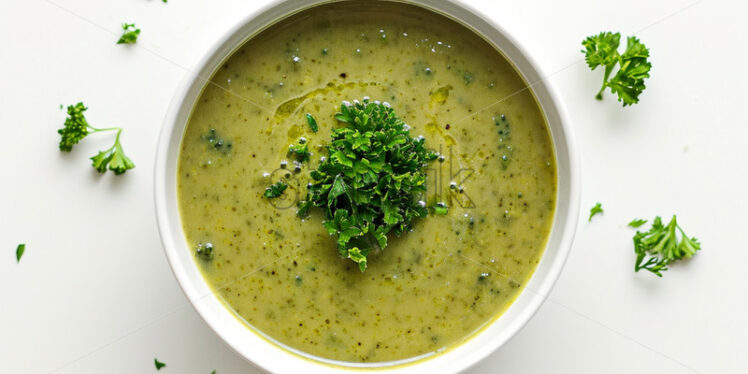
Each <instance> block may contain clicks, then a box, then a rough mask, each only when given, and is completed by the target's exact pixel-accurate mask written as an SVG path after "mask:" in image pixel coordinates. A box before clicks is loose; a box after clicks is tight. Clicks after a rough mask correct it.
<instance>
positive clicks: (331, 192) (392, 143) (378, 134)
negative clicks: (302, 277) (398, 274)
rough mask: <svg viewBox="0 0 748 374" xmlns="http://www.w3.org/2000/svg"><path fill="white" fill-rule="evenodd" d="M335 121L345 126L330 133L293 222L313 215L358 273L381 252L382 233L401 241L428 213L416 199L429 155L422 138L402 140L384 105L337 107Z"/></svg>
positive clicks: (403, 131)
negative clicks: (320, 214) (317, 211)
mask: <svg viewBox="0 0 748 374" xmlns="http://www.w3.org/2000/svg"><path fill="white" fill-rule="evenodd" d="M335 119H337V120H338V121H339V122H340V123H343V124H345V126H344V127H341V128H337V129H334V130H333V131H332V139H331V143H330V145H329V146H327V152H328V154H329V157H327V158H326V159H324V161H323V162H322V163H321V164H320V165H319V167H318V168H317V170H314V171H312V172H311V177H312V179H313V183H311V184H310V185H309V186H308V194H307V197H306V199H305V200H303V201H301V202H299V210H298V215H299V216H300V217H306V216H307V215H308V214H309V210H310V208H312V207H318V208H321V209H322V210H323V211H324V215H325V221H324V222H323V224H324V226H325V228H326V229H327V231H328V232H329V233H330V235H335V236H337V244H338V252H339V253H340V255H341V256H343V257H345V258H349V259H351V260H352V261H354V262H356V263H358V266H359V269H360V270H361V271H364V270H365V269H366V266H367V256H368V255H369V254H370V253H371V252H372V251H375V250H382V249H384V248H385V247H386V246H387V234H389V233H390V232H394V233H395V234H396V235H401V234H402V233H404V232H406V231H408V230H409V229H410V227H411V226H412V224H413V221H414V220H415V219H417V218H421V217H425V216H426V215H427V214H428V210H427V209H426V204H425V203H423V202H422V201H418V198H419V197H420V196H421V195H422V194H423V193H425V192H426V171H425V168H426V166H427V165H428V163H429V162H431V161H433V160H435V159H436V158H437V154H436V153H434V152H433V151H431V150H429V149H427V148H426V147H425V144H424V143H425V140H424V138H423V137H417V138H412V137H411V136H410V132H409V129H408V127H407V125H406V124H405V123H404V122H403V121H402V120H401V119H399V118H398V117H397V115H396V114H395V111H394V110H393V109H392V108H391V107H390V106H389V105H388V104H387V103H380V102H378V101H374V102H370V101H369V99H368V98H364V100H363V102H358V101H354V103H353V104H351V103H348V102H344V103H343V104H342V105H341V106H340V112H339V113H337V114H336V115H335Z"/></svg>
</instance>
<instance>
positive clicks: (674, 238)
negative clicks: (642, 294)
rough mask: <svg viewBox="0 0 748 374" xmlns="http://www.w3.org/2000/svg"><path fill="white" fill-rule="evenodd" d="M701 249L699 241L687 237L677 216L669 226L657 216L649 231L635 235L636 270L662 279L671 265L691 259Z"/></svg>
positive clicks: (638, 232)
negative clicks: (663, 273)
mask: <svg viewBox="0 0 748 374" xmlns="http://www.w3.org/2000/svg"><path fill="white" fill-rule="evenodd" d="M678 232H679V233H680V240H679V239H678ZM700 249H701V244H699V241H698V240H697V239H696V238H689V237H688V235H686V233H685V232H684V231H683V229H682V228H681V227H680V226H679V225H678V221H677V220H676V218H675V216H673V218H672V219H671V220H670V223H668V224H667V225H663V224H662V219H661V218H660V217H659V216H657V217H655V219H654V221H653V222H652V228H650V229H649V231H646V232H640V231H637V232H636V234H635V235H634V252H635V253H636V264H635V265H634V270H635V271H637V272H638V271H639V270H642V269H644V270H648V271H650V272H652V273H654V274H655V275H657V276H658V277H662V272H663V271H666V270H667V269H668V265H669V264H671V263H672V262H674V261H677V260H680V259H682V258H689V257H691V256H693V255H694V254H696V251H698V250H700Z"/></svg>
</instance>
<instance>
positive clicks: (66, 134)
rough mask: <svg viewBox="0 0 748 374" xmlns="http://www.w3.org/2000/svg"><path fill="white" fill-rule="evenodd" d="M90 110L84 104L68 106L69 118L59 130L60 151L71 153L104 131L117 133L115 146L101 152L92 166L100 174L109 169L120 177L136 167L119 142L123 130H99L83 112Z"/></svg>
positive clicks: (113, 128)
mask: <svg viewBox="0 0 748 374" xmlns="http://www.w3.org/2000/svg"><path fill="white" fill-rule="evenodd" d="M86 110H88V108H86V107H85V106H84V105H83V103H78V104H75V105H69V106H68V117H67V118H66V119H65V125H64V127H63V128H61V129H59V130H57V133H58V134H60V136H61V138H60V150H61V151H63V152H70V151H71V150H72V149H73V146H74V145H76V144H78V142H80V141H81V140H83V138H85V137H86V136H88V135H90V134H93V133H96V132H103V131H117V135H116V137H115V138H114V145H112V146H111V147H110V148H108V149H106V150H103V151H100V152H99V153H98V154H96V155H95V156H93V157H91V161H93V162H92V165H93V167H94V169H96V170H97V171H98V172H99V173H104V172H106V171H107V168H108V169H109V170H111V171H113V172H114V174H117V175H120V174H122V173H124V172H126V171H128V170H130V169H132V168H134V167H135V164H134V163H133V162H132V160H130V159H129V158H128V157H127V156H126V155H125V151H124V150H123V149H122V144H121V143H120V141H119V138H120V135H121V134H122V129H121V128H119V127H110V128H106V129H97V128H95V127H93V126H91V125H89V124H88V121H86V117H85V116H84V115H83V112H85V111H86Z"/></svg>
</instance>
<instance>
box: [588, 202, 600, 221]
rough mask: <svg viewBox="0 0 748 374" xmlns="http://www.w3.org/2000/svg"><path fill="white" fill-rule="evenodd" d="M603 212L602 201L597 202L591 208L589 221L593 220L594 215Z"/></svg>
mask: <svg viewBox="0 0 748 374" xmlns="http://www.w3.org/2000/svg"><path fill="white" fill-rule="evenodd" d="M602 212H603V205H602V204H600V203H597V204H595V206H593V207H592V208H590V218H589V219H588V220H587V221H592V217H593V216H594V215H595V214H598V213H602Z"/></svg>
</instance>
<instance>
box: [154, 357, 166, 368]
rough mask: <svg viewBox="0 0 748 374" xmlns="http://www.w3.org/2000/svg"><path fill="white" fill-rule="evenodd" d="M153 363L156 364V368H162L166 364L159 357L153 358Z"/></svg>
mask: <svg viewBox="0 0 748 374" xmlns="http://www.w3.org/2000/svg"><path fill="white" fill-rule="evenodd" d="M153 363H154V364H155V365H156V370H161V368H162V367H164V366H166V364H165V363H163V362H161V361H159V360H158V359H157V358H154V359H153Z"/></svg>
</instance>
